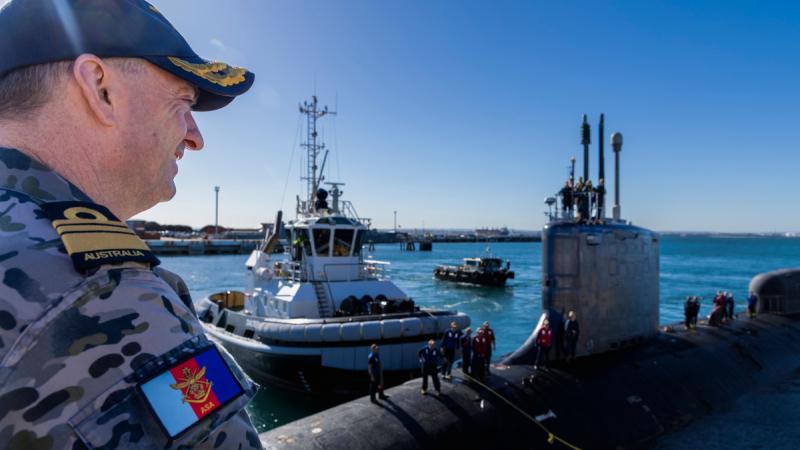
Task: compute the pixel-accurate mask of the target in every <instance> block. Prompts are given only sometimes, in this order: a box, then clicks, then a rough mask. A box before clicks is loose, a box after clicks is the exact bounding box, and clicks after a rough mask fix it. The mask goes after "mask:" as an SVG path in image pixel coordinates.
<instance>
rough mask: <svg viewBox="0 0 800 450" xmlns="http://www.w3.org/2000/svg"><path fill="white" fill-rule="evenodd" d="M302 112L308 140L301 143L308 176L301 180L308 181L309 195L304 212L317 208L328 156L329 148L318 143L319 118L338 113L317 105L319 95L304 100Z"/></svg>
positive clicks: (301, 106)
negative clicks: (321, 154)
mask: <svg viewBox="0 0 800 450" xmlns="http://www.w3.org/2000/svg"><path fill="white" fill-rule="evenodd" d="M300 113H301V114H304V115H305V116H306V142H305V143H303V144H300V145H301V146H302V147H305V148H306V155H307V156H306V176H305V177H303V176H301V177H300V179H301V180H306V181H307V183H308V185H307V186H308V187H307V193H306V194H307V196H306V207H305V208H299V209H301V210H303V211H302V212H312V211H314V210H315V209H316V208H315V207H314V201H315V199H316V195H317V189H319V185H320V183H321V182H322V179H323V177H322V172H323V171H324V170H325V161H326V160H327V158H328V150H326V149H325V144H324V143H319V144H318V143H317V136H318V134H317V119H319V118H320V117H322V116H325V115H327V114H334V115H335V114H336V112H335V111H328V107H327V106H325V107H323V108H322V109H319V108H318V107H317V96H316V95H313V96H311V102H310V103H309V102H307V101H304V102H303V104H302V105H300ZM322 150H325V156H324V157H323V160H322V167H320V168H319V169H320V170H319V173H320V175H319V178H317V168H318V167H317V157H319V154H320V152H321V151H322Z"/></svg>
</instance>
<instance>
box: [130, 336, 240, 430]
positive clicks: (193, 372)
mask: <svg viewBox="0 0 800 450" xmlns="http://www.w3.org/2000/svg"><path fill="white" fill-rule="evenodd" d="M139 389H140V390H141V392H142V393H143V394H144V397H145V398H146V399H147V403H148V404H149V405H150V409H151V410H152V411H153V412H154V413H155V415H156V417H158V421H159V423H161V426H162V428H163V429H164V430H165V431H166V432H167V435H169V437H170V438H173V439H174V438H175V437H176V436H178V435H180V434H181V433H183V432H184V431H186V430H188V429H189V428H190V427H192V426H193V425H194V424H196V423H198V422H200V421H201V420H202V419H203V418H204V417H206V416H208V415H209V414H211V413H212V412H214V411H216V410H217V409H219V408H221V407H223V406H225V405H226V404H227V403H229V402H230V401H232V400H234V399H235V398H236V397H238V396H239V395H241V394H242V393H243V392H244V391H243V390H242V387H241V385H240V384H239V382H238V381H237V380H236V378H235V377H234V376H233V374H232V373H231V370H230V369H229V368H228V365H227V364H226V363H225V361H224V360H223V359H222V357H221V356H220V354H219V351H218V350H217V348H216V347H209V348H208V349H207V350H204V351H203V352H201V353H199V354H197V355H195V356H194V357H191V358H189V359H187V360H184V361H183V362H180V363H178V364H176V365H174V366H173V367H170V368H169V369H167V370H165V371H164V372H162V373H160V374H158V375H156V376H155V377H154V378H151V379H150V380H149V381H146V382H144V383H142V384H140V385H139Z"/></svg>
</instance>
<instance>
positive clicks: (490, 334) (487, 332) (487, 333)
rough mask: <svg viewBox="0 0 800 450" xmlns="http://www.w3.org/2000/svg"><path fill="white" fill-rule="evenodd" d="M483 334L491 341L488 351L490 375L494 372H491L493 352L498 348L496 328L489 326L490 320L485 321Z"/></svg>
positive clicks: (487, 371)
mask: <svg viewBox="0 0 800 450" xmlns="http://www.w3.org/2000/svg"><path fill="white" fill-rule="evenodd" d="M482 328H483V335H484V336H485V337H486V339H487V340H488V341H489V348H488V350H487V352H486V375H487V376H489V375H491V374H492V372H491V370H490V369H491V365H492V352H493V351H494V350H495V349H496V348H497V346H496V344H495V339H496V336H495V334H494V330H492V329H491V328H490V327H489V321H488V320H487V321H486V322H483V326H482Z"/></svg>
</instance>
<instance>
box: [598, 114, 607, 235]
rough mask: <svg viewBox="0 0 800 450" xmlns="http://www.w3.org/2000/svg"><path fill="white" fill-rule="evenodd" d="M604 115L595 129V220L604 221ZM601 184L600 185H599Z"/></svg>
mask: <svg viewBox="0 0 800 450" xmlns="http://www.w3.org/2000/svg"><path fill="white" fill-rule="evenodd" d="M604 121H605V114H603V113H600V126H598V129H597V137H598V139H597V146H598V150H599V153H600V155H599V158H598V161H597V165H598V166H599V168H598V170H597V218H598V219H599V220H604V219H605V218H606V208H605V205H606V160H605V155H604V153H603V144H604V142H603V128H604ZM601 182H602V183H601Z"/></svg>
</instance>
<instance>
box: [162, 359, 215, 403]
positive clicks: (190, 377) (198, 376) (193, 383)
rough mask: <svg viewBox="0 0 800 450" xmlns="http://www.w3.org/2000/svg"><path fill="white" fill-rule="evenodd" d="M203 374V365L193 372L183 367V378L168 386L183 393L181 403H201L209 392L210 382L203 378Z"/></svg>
mask: <svg viewBox="0 0 800 450" xmlns="http://www.w3.org/2000/svg"><path fill="white" fill-rule="evenodd" d="M205 375H206V368H205V367H203V368H201V369H200V370H197V371H195V372H193V371H192V370H191V369H189V368H188V367H184V368H183V378H182V379H179V380H178V382H177V383H175V384H171V385H170V387H171V388H172V389H175V390H179V391H181V392H182V393H183V403H203V402H204V401H206V399H208V395H209V394H210V393H211V382H210V381H207V380H205V379H203V377H204V376H205Z"/></svg>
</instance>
